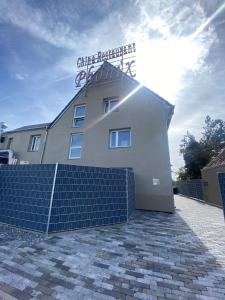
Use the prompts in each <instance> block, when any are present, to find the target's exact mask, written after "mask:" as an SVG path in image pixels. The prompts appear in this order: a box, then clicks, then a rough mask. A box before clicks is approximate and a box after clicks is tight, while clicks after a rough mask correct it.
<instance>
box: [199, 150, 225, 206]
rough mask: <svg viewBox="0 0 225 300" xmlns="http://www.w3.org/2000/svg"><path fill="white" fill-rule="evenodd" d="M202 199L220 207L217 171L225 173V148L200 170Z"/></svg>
mask: <svg viewBox="0 0 225 300" xmlns="http://www.w3.org/2000/svg"><path fill="white" fill-rule="evenodd" d="M201 172H202V179H203V195H204V200H205V201H206V202H209V203H211V204H214V205H217V206H219V207H222V199H221V193H220V188H219V182H218V173H225V148H224V149H222V150H221V151H220V153H219V154H218V156H216V157H214V158H213V159H212V160H211V161H210V162H209V163H208V165H207V166H205V167H204V168H203V169H202V170H201Z"/></svg>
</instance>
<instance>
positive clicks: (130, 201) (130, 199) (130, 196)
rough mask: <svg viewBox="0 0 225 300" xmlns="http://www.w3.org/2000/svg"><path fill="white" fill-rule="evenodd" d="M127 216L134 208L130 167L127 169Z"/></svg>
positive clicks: (133, 185)
mask: <svg viewBox="0 0 225 300" xmlns="http://www.w3.org/2000/svg"><path fill="white" fill-rule="evenodd" d="M127 193H128V195H127V197H128V218H129V217H130V216H131V214H132V212H133V211H134V210H135V181H134V172H133V170H132V169H127Z"/></svg>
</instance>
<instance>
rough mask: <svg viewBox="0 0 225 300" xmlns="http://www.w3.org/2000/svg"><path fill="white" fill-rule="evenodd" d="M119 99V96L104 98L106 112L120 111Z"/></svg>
mask: <svg viewBox="0 0 225 300" xmlns="http://www.w3.org/2000/svg"><path fill="white" fill-rule="evenodd" d="M118 103H119V100H118V99H117V98H111V99H106V100H104V112H105V113H108V112H111V111H118Z"/></svg>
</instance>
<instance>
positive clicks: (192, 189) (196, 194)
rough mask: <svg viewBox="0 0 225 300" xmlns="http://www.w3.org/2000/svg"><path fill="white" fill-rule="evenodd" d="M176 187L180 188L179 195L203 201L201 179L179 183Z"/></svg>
mask: <svg viewBox="0 0 225 300" xmlns="http://www.w3.org/2000/svg"><path fill="white" fill-rule="evenodd" d="M176 187H177V188H178V193H179V194H182V195H185V196H188V197H192V198H196V199H200V200H203V189H202V180H201V179H195V180H187V181H177V182H176Z"/></svg>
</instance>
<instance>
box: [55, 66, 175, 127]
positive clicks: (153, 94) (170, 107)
mask: <svg viewBox="0 0 225 300" xmlns="http://www.w3.org/2000/svg"><path fill="white" fill-rule="evenodd" d="M108 67H110V68H112V69H113V70H114V71H115V72H117V73H120V74H121V76H123V78H126V79H128V80H129V81H131V82H133V83H136V84H137V85H139V84H140V82H138V81H137V80H136V79H134V78H132V77H130V76H129V75H127V74H126V73H124V72H123V71H121V70H120V69H118V68H116V67H115V66H113V65H112V64H111V63H109V62H108V61H105V62H104V63H103V64H102V65H101V66H100V67H99V69H97V70H96V72H95V73H94V74H93V76H92V78H91V79H90V80H89V81H88V82H87V83H86V84H85V85H84V86H83V87H82V88H81V89H80V90H79V91H78V93H77V94H76V95H75V96H74V97H73V98H72V99H71V100H70V102H69V103H68V104H67V105H66V106H65V107H64V109H63V110H62V111H61V112H60V113H59V114H58V115H57V116H56V118H55V119H54V120H53V121H52V122H51V123H50V125H49V127H52V126H53V124H54V123H55V122H56V121H57V120H58V119H59V118H60V117H61V116H62V115H63V114H64V112H66V111H67V109H68V108H69V107H70V105H71V104H72V103H73V102H74V101H75V100H76V99H77V98H78V97H79V96H80V94H81V93H82V92H83V91H84V90H85V88H87V87H88V86H89V85H90V84H92V83H93V78H94V77H95V76H96V74H97V73H98V72H100V71H101V70H102V69H104V68H108ZM119 78H120V77H118V80H119ZM141 88H143V89H145V90H146V91H147V92H148V93H150V94H151V96H153V97H154V98H157V100H158V101H160V102H161V103H163V104H164V105H166V106H167V107H168V108H169V109H170V114H169V115H168V127H169V124H170V121H171V118H172V115H173V112H174V105H172V104H171V103H169V102H168V101H166V100H165V99H163V98H162V97H160V96H159V95H158V94H156V93H154V92H153V91H152V90H150V89H149V88H147V87H145V86H142V87H141Z"/></svg>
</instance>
